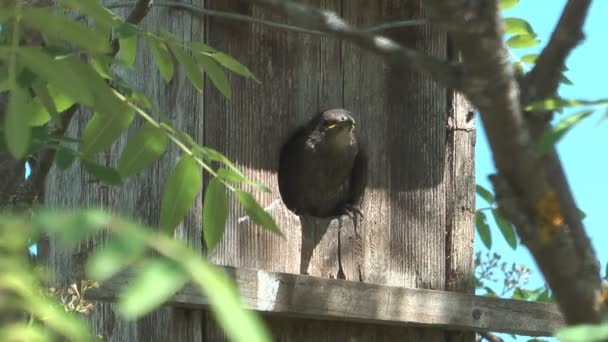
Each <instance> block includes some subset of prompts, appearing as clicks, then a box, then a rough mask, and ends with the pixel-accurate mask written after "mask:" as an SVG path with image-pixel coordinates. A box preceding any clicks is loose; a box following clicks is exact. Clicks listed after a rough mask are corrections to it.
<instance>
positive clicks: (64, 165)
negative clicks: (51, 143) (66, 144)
mask: <svg viewBox="0 0 608 342" xmlns="http://www.w3.org/2000/svg"><path fill="white" fill-rule="evenodd" d="M74 159H76V152H75V151H73V150H71V149H69V148H63V147H60V148H59V149H57V153H56V154H55V164H57V167H58V168H59V170H67V169H69V168H70V166H72V164H73V163H74Z"/></svg>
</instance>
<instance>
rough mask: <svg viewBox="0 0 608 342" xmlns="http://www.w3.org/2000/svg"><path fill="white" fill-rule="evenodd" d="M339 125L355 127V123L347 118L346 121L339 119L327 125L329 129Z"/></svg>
mask: <svg viewBox="0 0 608 342" xmlns="http://www.w3.org/2000/svg"><path fill="white" fill-rule="evenodd" d="M337 127H349V128H354V127H355V123H354V122H353V121H351V120H345V121H338V122H336V123H334V124H331V125H329V126H328V127H327V129H334V128H337Z"/></svg>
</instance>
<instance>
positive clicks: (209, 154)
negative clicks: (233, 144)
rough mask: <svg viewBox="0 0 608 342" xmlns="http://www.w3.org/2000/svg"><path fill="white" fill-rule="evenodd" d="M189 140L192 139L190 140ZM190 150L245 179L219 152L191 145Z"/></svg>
mask: <svg viewBox="0 0 608 342" xmlns="http://www.w3.org/2000/svg"><path fill="white" fill-rule="evenodd" d="M188 137H189V138H190V136H188ZM190 139H192V138H190ZM192 148H193V149H194V152H196V153H197V154H199V155H200V156H201V157H203V158H204V159H207V160H212V161H217V162H221V163H222V164H224V165H226V166H227V167H228V168H229V169H230V170H232V171H234V172H236V173H237V174H238V175H239V176H240V177H243V178H245V175H243V173H242V172H241V170H239V169H238V168H237V167H236V166H235V165H234V164H233V163H232V162H231V161H230V159H228V157H226V156H225V155H223V154H222V153H221V152H219V151H217V150H214V149H213V148H211V147H206V146H204V147H203V146H200V145H198V144H193V146H192Z"/></svg>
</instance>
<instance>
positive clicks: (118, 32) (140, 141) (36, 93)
mask: <svg viewBox="0 0 608 342" xmlns="http://www.w3.org/2000/svg"><path fill="white" fill-rule="evenodd" d="M67 11H71V12H70V13H73V12H77V13H78V14H79V15H78V17H77V19H76V20H74V19H73V18H72V17H68V16H66V15H65V14H64V13H66V12H67ZM84 22H87V23H88V24H84ZM0 25H1V26H0V27H1V28H2V29H1V30H0V93H5V94H8V98H9V104H8V107H7V110H6V113H5V115H4V121H3V122H1V123H0V141H2V143H1V144H0V150H2V151H7V152H9V153H10V154H12V155H13V157H14V158H16V159H21V160H24V159H28V158H31V157H32V156H34V155H35V154H37V153H40V152H42V151H48V150H54V151H55V160H54V162H55V164H56V166H57V167H58V169H60V170H66V169H68V168H70V167H71V166H72V165H73V164H74V162H76V161H78V162H80V163H81V165H82V166H83V169H84V170H85V171H86V172H88V173H89V174H90V175H91V176H93V177H94V178H95V179H96V180H97V181H99V182H102V183H104V184H107V185H109V186H120V185H122V184H123V181H124V179H126V178H128V177H132V176H134V175H137V174H138V173H139V172H141V171H142V170H144V169H146V168H148V167H150V166H151V165H152V164H153V163H154V162H155V161H156V160H158V159H159V158H160V157H161V156H162V155H163V154H164V152H165V151H166V150H167V148H168V145H169V143H172V144H174V145H176V146H177V147H178V148H179V149H180V150H181V152H182V155H181V157H180V158H179V161H178V162H177V164H176V165H175V168H174V170H173V172H172V174H171V176H170V177H169V178H168V180H167V182H166V184H165V189H164V195H163V199H162V205H161V210H160V229H161V231H162V232H164V233H165V234H164V235H156V234H152V233H150V232H149V231H148V230H147V229H148V227H143V226H140V225H137V224H135V223H132V222H130V221H127V220H124V219H119V218H115V217H112V216H110V215H108V214H106V213H102V212H96V211H78V212H70V213H66V212H63V213H59V212H44V211H42V212H37V213H36V214H35V215H34V216H33V217H32V219H31V220H26V219H24V218H18V217H13V216H3V218H2V220H3V221H2V222H3V224H2V228H3V229H5V228H6V231H7V232H8V231H9V230H11V229H12V230H17V229H16V228H15V227H16V226H19V227H26V228H27V231H28V232H29V233H28V234H27V239H29V240H28V241H35V236H36V234H38V233H40V232H48V233H52V234H54V235H53V236H54V238H56V239H58V240H63V242H65V243H66V244H67V245H68V246H69V245H72V244H74V243H76V242H78V241H82V239H84V238H86V237H87V236H89V235H90V234H93V233H96V232H99V231H100V230H101V229H102V228H104V229H107V230H108V231H110V232H111V233H112V236H113V237H112V239H111V240H110V241H108V244H107V246H106V247H105V248H103V249H100V250H98V251H97V252H96V253H95V254H93V255H92V256H91V257H90V258H89V259H88V261H87V272H88V275H89V276H90V277H91V278H94V279H96V280H100V281H104V280H107V279H109V278H110V277H112V276H113V275H115V274H116V273H117V272H119V271H121V270H122V269H124V268H125V267H126V266H128V265H132V266H137V269H138V271H137V272H136V276H135V279H134V280H133V281H132V282H131V283H130V284H129V285H128V286H127V287H126V288H125V289H124V291H123V293H122V294H121V296H120V300H119V305H118V308H119V311H120V312H121V313H122V314H123V315H124V317H126V318H130V319H135V318H138V317H140V316H141V315H143V314H145V313H147V312H149V311H151V310H153V309H154V308H155V307H157V306H159V305H160V304H162V303H163V302H165V301H166V300H167V299H168V298H169V297H171V296H172V295H173V294H174V293H175V291H177V290H178V289H180V288H181V287H182V286H183V285H184V284H185V283H186V282H188V281H192V282H194V283H195V284H197V286H198V287H199V288H200V290H201V291H202V292H203V293H204V294H206V295H207V297H208V299H209V301H210V303H211V306H212V308H213V312H214V313H215V315H216V317H217V319H218V321H219V322H220V324H221V325H222V326H223V327H224V328H225V329H226V331H227V334H228V335H229V336H230V337H231V338H232V339H234V340H247V341H251V340H259V341H263V340H268V335H267V333H266V331H265V330H264V328H263V327H262V325H261V323H260V322H259V321H258V319H257V318H256V317H254V316H253V315H252V314H250V313H248V312H246V311H244V310H243V309H242V308H241V306H240V304H239V303H238V294H237V292H236V290H235V288H234V285H233V284H232V283H231V281H230V280H229V279H228V278H226V277H225V276H224V275H223V274H222V273H221V272H220V271H219V270H217V269H216V268H214V267H212V266H211V265H210V264H209V263H208V262H207V261H205V260H204V259H201V257H200V256H199V255H198V254H197V253H196V252H194V251H191V250H189V249H188V248H186V247H185V246H183V245H182V244H180V243H178V242H176V241H174V240H172V239H171V238H170V237H169V236H173V231H174V230H175V228H176V227H177V226H178V225H179V224H180V222H181V221H182V220H183V218H184V217H185V216H186V214H187V213H188V211H189V210H190V208H191V207H192V205H193V203H194V200H195V198H196V195H197V194H198V193H199V191H200V188H201V185H202V171H203V170H204V171H206V172H207V173H208V174H209V176H210V183H209V184H210V185H209V187H208V188H207V190H206V195H205V201H204V206H203V219H204V220H203V232H204V233H203V235H204V239H203V240H204V242H205V243H206V244H207V246H208V247H209V248H213V247H214V246H215V245H216V244H217V243H218V242H219V240H220V239H221V237H222V235H223V232H224V225H225V223H226V218H227V215H228V210H227V208H228V205H227V197H226V190H229V191H232V192H235V194H236V196H235V198H237V199H238V200H239V202H240V203H241V205H242V206H243V208H244V209H245V211H246V212H247V213H248V215H250V216H251V218H252V221H254V222H256V223H258V224H259V225H261V226H262V227H264V228H267V229H269V230H271V231H272V232H275V233H278V234H279V235H280V234H281V233H280V230H279V229H278V227H277V225H276V223H275V222H274V220H273V219H272V217H270V215H268V214H267V213H266V212H265V211H264V210H263V209H262V208H261V206H260V205H259V204H258V203H257V202H256V200H255V198H254V197H253V196H252V195H251V194H250V193H248V192H246V191H244V190H241V189H239V188H237V186H251V187H253V188H254V189H258V190H262V191H268V189H267V188H266V187H265V186H264V185H262V184H259V183H256V182H254V181H252V180H250V179H248V178H247V177H245V175H244V174H243V173H242V172H241V171H240V170H239V169H238V168H237V167H236V166H235V165H234V164H233V163H232V162H231V161H230V160H229V159H228V158H227V157H226V156H224V155H223V154H222V153H220V152H218V151H216V150H214V149H211V148H209V147H205V146H201V145H199V144H198V143H197V142H196V141H195V140H194V139H193V138H192V137H191V136H190V135H188V134H187V133H186V132H183V131H181V130H179V129H177V128H175V127H174V126H173V125H172V123H171V122H170V121H169V119H168V118H169V115H167V114H166V113H162V112H161V111H159V110H158V109H157V108H156V107H155V105H154V103H153V101H151V100H150V99H149V98H148V97H146V96H145V95H144V94H142V93H141V92H139V91H137V90H136V89H133V88H132V87H131V86H130V85H129V84H127V83H126V82H125V81H124V80H123V79H121V78H119V77H118V76H117V74H116V73H115V71H116V70H125V69H126V70H128V69H130V68H131V67H132V66H133V64H134V63H135V60H136V59H137V56H136V51H137V45H138V43H139V42H145V44H146V45H147V48H148V49H149V50H150V52H151V54H152V56H153V58H154V62H155V64H156V66H157V67H158V69H159V72H160V74H161V76H162V78H163V79H164V80H165V81H166V82H170V81H171V80H172V79H173V77H174V74H175V68H176V67H180V68H182V69H184V71H185V74H186V76H187V78H188V79H189V80H190V82H191V84H192V86H193V87H195V88H196V89H197V90H198V91H202V90H203V87H204V82H203V81H204V78H203V77H204V76H206V77H207V78H208V79H209V80H210V81H211V84H212V85H213V86H214V87H215V88H216V89H217V90H218V91H219V92H220V93H221V94H223V95H224V96H225V97H226V98H228V99H229V98H230V97H231V94H232V90H231V86H230V82H229V80H228V77H227V75H226V72H232V73H235V74H237V75H240V76H242V77H245V78H248V79H252V80H254V81H257V79H256V78H255V76H254V75H253V73H252V72H251V71H250V70H249V69H248V68H247V67H245V66H243V65H241V64H240V63H239V62H238V61H237V60H235V59H234V58H232V57H231V56H229V55H227V54H225V53H223V52H221V51H217V50H215V49H213V48H212V47H210V46H207V45H205V44H203V43H201V42H192V43H184V42H182V41H181V40H179V39H178V38H177V37H176V36H175V35H173V34H171V33H169V32H165V31H161V32H159V33H155V32H148V31H145V30H143V29H142V28H141V27H139V26H137V25H133V24H131V23H128V22H126V21H125V20H124V19H123V18H121V17H119V16H117V15H115V14H113V13H112V12H111V11H109V10H108V9H106V8H105V7H103V6H101V5H100V4H99V3H98V2H97V1H96V0H62V1H60V2H59V4H58V6H57V7H52V8H46V7H45V8H33V7H29V6H24V5H22V2H21V1H3V2H1V3H0ZM36 37H42V38H43V40H44V44H42V45H41V44H39V43H37V42H36V41H37V40H36ZM110 37H113V38H114V39H115V41H113V40H112V39H109V38H110ZM114 43H118V44H114ZM117 47H119V49H118V51H115V49H116V48H117ZM174 58H175V61H176V63H175V62H174ZM0 95H3V94H0ZM77 108H83V109H86V110H78V111H76V114H75V115H86V113H87V112H90V113H92V116H91V117H90V119H89V120H88V123H87V124H86V127H85V128H84V130H83V131H82V134H81V136H80V137H68V136H65V135H64V134H63V131H64V127H62V125H64V124H65V123H64V121H63V120H64V118H65V117H66V116H69V114H68V113H69V112H70V111H74V110H75V109H77ZM139 122H143V124H141V125H139V127H138V128H137V130H136V131H135V134H133V135H131V136H130V137H129V139H128V141H127V144H126V145H125V146H124V148H123V149H122V152H121V154H120V157H119V159H118V166H117V167H116V168H114V167H112V166H109V165H105V164H101V163H99V162H98V159H97V156H98V155H99V154H100V153H102V152H105V151H108V150H109V149H110V148H111V147H112V146H113V145H114V143H115V142H116V141H117V139H119V138H120V137H121V136H123V135H124V134H125V132H126V131H127V129H128V128H129V127H131V126H134V125H136V124H138V123H139ZM3 232H4V230H3ZM167 235H168V236H167ZM6 236H8V235H7V234H3V238H4V237H6ZM201 238H203V237H201ZM3 241H4V240H3ZM7 241H9V240H7ZM24 246H25V245H24V244H21V245H19V248H25V247H24ZM11 248H17V247H14V246H13V247H11ZM150 251H155V252H156V253H158V255H159V256H158V257H152V256H150V255H149V252H150ZM15 258H16V255H14V256H13V257H11V258H4V259H6V260H3V267H5V268H6V269H5V271H6V272H2V274H3V279H2V282H0V284H1V285H0V286H12V287H8V288H7V290H10V291H12V292H15V296H16V298H19V300H20V301H19V303H18V305H17V304H16V308H17V309H19V310H21V309H23V310H26V311H29V312H31V316H32V317H35V319H36V320H41V319H44V320H45V321H44V322H45V325H44V327H42V326H40V325H39V324H37V323H34V324H29V325H23V324H21V323H18V324H16V325H14V326H10V327H9V326H7V327H3V328H2V329H3V330H2V334H4V335H1V336H6V337H7V338H8V337H9V336H21V335H19V334H41V335H40V336H43V335H44V336H47V335H48V334H46V331H47V330H49V329H50V330H52V331H56V332H58V333H60V334H62V335H64V336H65V337H68V338H71V339H74V340H88V339H89V338H88V337H83V336H88V335H87V334H88V332H87V331H86V328H83V326H82V325H81V324H80V323H79V322H78V319H77V318H73V317H72V316H69V317H68V318H65V317H67V316H66V315H64V314H61V315H59V314H55V312H54V311H57V310H56V309H52V310H54V311H53V312H51V311H49V310H51V309H47V306H48V307H49V308H51V307H53V306H51V305H50V304H48V303H49V302H50V301H51V299H49V298H46V297H41V296H40V295H39V293H41V288H40V285H39V283H40V280H36V279H33V278H27V279H26V277H25V276H23V277H22V276H18V275H17V270H19V269H21V271H22V270H23V269H27V268H28V267H29V266H28V265H27V264H26V263H25V262H24V261H23V260H17V259H15ZM20 273H23V272H20ZM11 284H12V285H11ZM102 284H103V283H102ZM83 286H84V287H83ZM91 286H93V283H88V282H85V283H82V284H81V286H80V288H79V287H78V286H76V287H69V288H68V289H67V290H66V291H63V292H61V291H60V292H57V293H56V295H57V296H58V297H57V298H58V299H59V300H60V301H61V302H62V303H63V304H64V306H66V307H69V308H71V309H70V310H71V311H76V312H84V311H88V310H89V309H91V307H90V306H88V304H87V302H86V301H84V299H83V293H84V292H86V291H88V290H89V289H90V287H91ZM150 286H153V288H150ZM19 291H21V292H19ZM41 298H42V299H41ZM44 298H46V299H44ZM37 302H38V303H41V305H35V304H34V303H37ZM47 304H48V305H47ZM40 310H42V311H40ZM51 313H52V314H53V317H54V318H52V319H50V320H49V319H48V318H46V316H48V315H50V314H51ZM64 316H65V317H64ZM53 322H60V323H61V322H64V323H62V324H63V325H62V324H60V323H57V325H54V324H53ZM24 336H25V335H24ZM36 336H37V335H36ZM0 340H5V339H4V338H0Z"/></svg>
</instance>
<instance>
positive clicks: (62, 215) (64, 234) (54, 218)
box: [32, 209, 112, 248]
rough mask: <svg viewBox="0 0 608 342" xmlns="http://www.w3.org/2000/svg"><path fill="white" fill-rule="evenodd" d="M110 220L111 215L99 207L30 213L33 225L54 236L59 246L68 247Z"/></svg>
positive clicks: (102, 226) (107, 223)
mask: <svg viewBox="0 0 608 342" xmlns="http://www.w3.org/2000/svg"><path fill="white" fill-rule="evenodd" d="M111 222H112V217H111V216H110V215H108V214H106V213H104V212H103V211H102V210H99V209H80V210H77V211H57V210H51V209H46V210H41V211H37V212H35V213H34V215H32V223H33V224H34V227H35V228H36V229H37V230H38V231H40V232H44V233H48V234H49V235H52V236H53V238H56V239H57V241H58V242H59V244H60V245H61V246H64V247H66V248H69V247H71V246H73V245H74V244H76V243H79V242H80V241H82V240H84V239H85V238H87V237H88V236H89V235H91V234H93V233H97V232H99V231H101V229H103V228H105V227H106V226H108V225H109V224H110V223H111Z"/></svg>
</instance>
